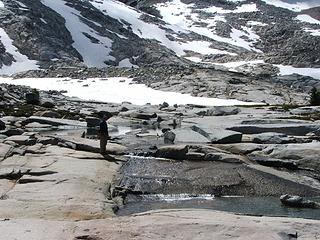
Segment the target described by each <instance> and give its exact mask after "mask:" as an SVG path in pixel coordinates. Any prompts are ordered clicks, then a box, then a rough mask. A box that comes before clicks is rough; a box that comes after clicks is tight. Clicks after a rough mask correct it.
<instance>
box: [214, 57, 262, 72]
mask: <svg viewBox="0 0 320 240" xmlns="http://www.w3.org/2000/svg"><path fill="white" fill-rule="evenodd" d="M259 63H264V61H263V60H252V61H238V62H227V63H213V64H214V65H219V66H224V67H226V68H228V70H229V71H232V72H237V70H236V68H237V67H240V66H242V65H247V64H249V65H255V64H259Z"/></svg>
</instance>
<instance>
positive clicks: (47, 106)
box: [41, 101, 55, 108]
mask: <svg viewBox="0 0 320 240" xmlns="http://www.w3.org/2000/svg"><path fill="white" fill-rule="evenodd" d="M41 106H42V107H45V108H54V107H55V104H54V102H52V101H45V102H43V103H42V104H41Z"/></svg>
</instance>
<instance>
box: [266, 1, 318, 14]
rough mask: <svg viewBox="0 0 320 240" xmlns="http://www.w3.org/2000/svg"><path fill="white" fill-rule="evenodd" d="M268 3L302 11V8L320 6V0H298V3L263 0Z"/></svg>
mask: <svg viewBox="0 0 320 240" xmlns="http://www.w3.org/2000/svg"><path fill="white" fill-rule="evenodd" d="M262 1H264V2H265V3H266V4H269V5H273V6H276V7H280V8H286V9H289V10H291V11H294V12H301V11H302V10H305V9H308V8H312V7H317V6H320V1H319V0H309V1H305V2H301V1H296V3H287V2H285V1H281V0H262Z"/></svg>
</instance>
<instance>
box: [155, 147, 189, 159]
mask: <svg viewBox="0 0 320 240" xmlns="http://www.w3.org/2000/svg"><path fill="white" fill-rule="evenodd" d="M187 152H188V146H186V145H177V146H164V147H160V148H159V149H158V150H157V151H156V154H155V155H156V157H160V158H169V159H176V160H184V159H186V154H187Z"/></svg>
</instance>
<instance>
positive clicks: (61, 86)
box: [0, 78, 256, 106]
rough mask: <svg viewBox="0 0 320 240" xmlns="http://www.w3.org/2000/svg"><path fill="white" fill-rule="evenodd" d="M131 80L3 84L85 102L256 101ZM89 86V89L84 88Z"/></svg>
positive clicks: (26, 80)
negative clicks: (160, 87) (57, 93)
mask: <svg viewBox="0 0 320 240" xmlns="http://www.w3.org/2000/svg"><path fill="white" fill-rule="evenodd" d="M131 82H132V79H129V78H107V79H87V80H83V81H81V82H79V80H78V79H72V80H68V81H66V79H57V78H45V79H39V78H24V79H15V80H12V79H9V78H0V83H9V84H15V85H26V86H30V87H32V88H38V89H40V90H58V91H61V90H67V91H68V92H67V94H66V95H67V96H70V97H72V96H75V97H79V98H82V99H85V100H96V101H103V102H114V103H122V102H124V101H126V102H131V103H133V104H137V105H144V104H146V103H151V104H160V103H163V102H164V101H165V102H168V103H169V104H171V105H173V104H198V105H206V106H231V105H253V104H256V103H252V102H241V101H238V100H233V99H229V100H227V99H218V98H203V97H192V96H191V95H189V94H181V93H176V92H164V91H160V90H154V89H152V88H148V87H147V86H145V85H143V84H131ZM85 84H88V87H84V86H83V85H85Z"/></svg>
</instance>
